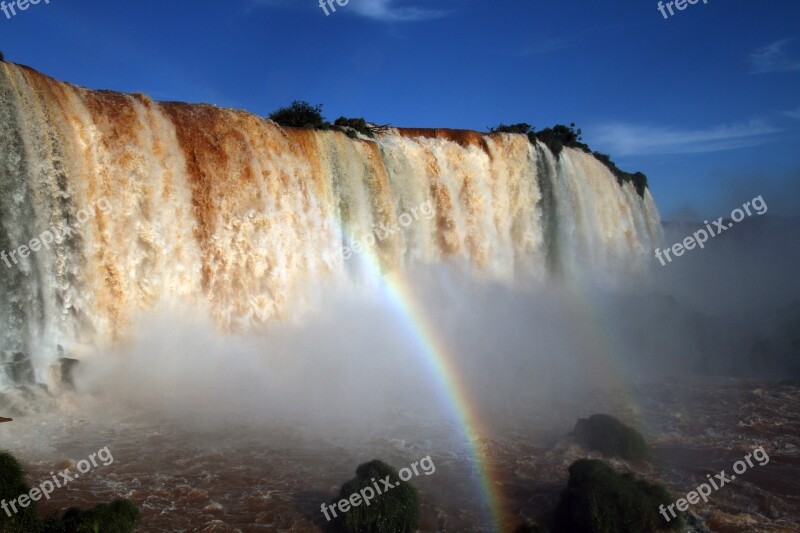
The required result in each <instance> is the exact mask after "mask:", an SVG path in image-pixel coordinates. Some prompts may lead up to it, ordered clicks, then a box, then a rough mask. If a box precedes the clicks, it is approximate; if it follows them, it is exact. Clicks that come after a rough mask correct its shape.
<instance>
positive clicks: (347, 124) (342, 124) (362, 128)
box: [333, 117, 375, 138]
mask: <svg viewBox="0 0 800 533" xmlns="http://www.w3.org/2000/svg"><path fill="white" fill-rule="evenodd" d="M333 125H334V126H335V127H337V128H340V129H344V130H345V132H346V133H347V132H349V130H347V128H349V129H351V130H355V131H357V132H359V133H361V134H362V135H364V136H366V137H370V138H372V137H375V133H374V132H373V131H372V129H370V126H369V124H367V121H366V120H364V119H363V118H346V117H339V118H337V119H336V122H334V123H333Z"/></svg>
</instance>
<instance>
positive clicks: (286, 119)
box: [269, 100, 325, 128]
mask: <svg viewBox="0 0 800 533" xmlns="http://www.w3.org/2000/svg"><path fill="white" fill-rule="evenodd" d="M269 118H270V120H273V121H274V122H277V123H278V124H280V125H281V126H286V127H290V128H322V127H324V126H325V119H324V118H323V116H322V104H319V105H311V104H309V103H308V102H304V101H300V100H295V101H294V102H292V105H290V106H289V107H281V108H280V109H278V110H276V111H273V112H272V113H270V115H269Z"/></svg>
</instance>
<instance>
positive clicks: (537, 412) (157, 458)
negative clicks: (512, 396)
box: [0, 378, 800, 532]
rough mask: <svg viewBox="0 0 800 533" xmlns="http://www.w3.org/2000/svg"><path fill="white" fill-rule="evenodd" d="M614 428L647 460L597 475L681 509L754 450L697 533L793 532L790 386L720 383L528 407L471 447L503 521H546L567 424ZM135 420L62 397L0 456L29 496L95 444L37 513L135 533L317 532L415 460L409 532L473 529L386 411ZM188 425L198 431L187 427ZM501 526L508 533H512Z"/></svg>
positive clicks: (467, 501) (438, 436) (439, 470)
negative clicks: (490, 481)
mask: <svg viewBox="0 0 800 533" xmlns="http://www.w3.org/2000/svg"><path fill="white" fill-rule="evenodd" d="M595 412H608V413H612V414H615V415H617V416H619V417H620V418H622V419H623V420H625V421H628V422H631V423H635V424H636V425H637V427H639V428H641V429H642V430H643V432H644V433H645V434H646V435H647V437H648V440H649V441H650V443H651V444H652V446H653V449H654V453H653V459H652V461H650V462H623V461H611V463H612V464H613V465H614V466H615V467H616V468H618V469H620V470H624V471H634V472H637V473H638V474H639V475H641V476H644V477H646V478H649V479H659V480H661V481H662V482H664V483H666V484H667V486H668V487H669V489H670V490H671V492H672V494H673V495H674V496H675V497H676V498H678V497H681V496H685V494H686V493H687V492H689V491H690V490H693V489H694V488H695V487H697V486H698V485H699V484H700V483H702V482H704V481H705V480H706V475H707V474H713V473H717V472H719V471H721V470H725V471H726V472H727V473H728V474H730V473H732V465H733V464H734V463H735V462H736V461H738V460H740V459H742V458H743V457H744V456H745V455H746V454H747V453H750V452H752V451H753V449H754V448H755V447H757V446H763V448H764V450H765V451H766V453H767V454H768V456H769V462H768V463H767V464H766V465H764V466H759V465H758V463H755V465H754V466H753V467H752V468H749V469H748V470H747V471H746V472H745V473H744V474H743V475H741V476H736V479H735V480H733V481H731V482H730V483H729V484H727V485H726V486H724V487H721V488H720V490H718V491H715V492H713V493H712V495H711V497H710V500H709V502H708V503H707V504H704V503H702V502H701V503H700V504H698V505H694V506H692V507H691V510H692V511H693V512H694V513H695V514H696V515H698V516H699V517H700V518H702V519H703V521H704V523H705V526H706V527H707V528H708V529H709V530H711V531H720V532H735V531H781V532H784V531H785V532H788V531H800V448H799V446H800V384H798V383H797V382H795V383H776V382H772V383H767V382H755V381H752V382H748V381H742V380H732V379H731V380H729V379H699V378H693V379H691V380H685V379H680V380H678V379H675V380H664V381H660V382H657V383H648V384H642V385H639V386H637V387H634V388H633V389H631V390H628V391H626V392H625V393H624V394H622V393H619V392H615V393H611V392H608V391H605V392H598V393H596V398H595V401H593V402H591V407H587V406H585V405H584V406H563V405H553V406H538V407H536V406H534V407H532V408H531V412H530V413H528V415H527V416H525V417H524V418H525V421H524V422H519V423H515V425H514V426H513V427H507V428H505V429H498V430H497V432H496V433H495V434H494V437H493V438H491V439H489V440H485V441H482V442H480V443H476V444H477V445H478V446H482V447H485V448H487V449H489V450H491V454H490V455H491V457H493V461H495V463H496V464H494V465H493V467H494V470H495V471H496V472H497V474H498V476H497V481H498V483H497V484H496V485H495V486H494V489H495V490H496V491H498V492H499V493H500V494H502V495H503V498H504V500H505V502H506V506H507V508H508V509H509V511H510V514H511V515H512V516H513V519H512V521H513V522H516V523H521V522H522V521H523V520H524V519H534V520H535V519H537V518H542V517H544V516H546V514H547V513H548V511H549V510H550V509H552V508H553V506H554V505H555V504H556V502H557V501H558V497H559V493H560V491H561V489H562V488H563V487H564V486H565V484H566V481H567V467H568V466H569V465H570V464H571V463H572V462H573V461H574V460H576V459H578V458H581V457H590V456H593V455H592V454H589V453H587V452H586V451H585V450H583V449H581V448H580V447H579V446H577V445H575V444H574V443H573V442H572V441H571V439H570V437H569V435H568V434H569V431H570V430H571V428H572V426H573V425H574V422H575V420H576V418H577V417H578V416H587V415H589V414H592V413H595ZM187 427H189V426H186V425H184V424H180V423H177V424H176V423H174V421H166V420H159V419H158V418H156V417H153V416H148V415H145V414H142V413H134V412H130V411H127V412H126V411H124V410H114V409H109V408H108V407H107V406H105V407H104V408H102V409H101V408H99V407H98V406H96V405H88V404H87V403H86V402H85V401H83V400H80V401H79V399H77V398H74V399H72V400H70V401H65V402H63V403H62V405H60V406H59V407H58V408H57V409H54V410H50V411H47V412H44V413H39V414H30V415H27V416H24V417H21V418H17V419H16V420H15V421H14V422H12V423H8V424H4V425H3V426H1V427H0V429H1V430H2V432H1V433H0V446H2V447H3V448H5V449H8V450H9V451H11V452H12V453H14V454H15V455H16V456H18V457H19V458H20V459H21V460H22V461H23V462H24V464H25V465H26V467H27V472H28V481H29V483H30V484H31V485H32V486H35V485H38V484H39V483H40V482H41V481H44V480H45V479H48V478H49V477H50V474H49V472H50V471H56V470H57V469H64V468H68V467H72V470H73V471H74V470H75V466H74V465H75V464H76V462H77V461H80V460H81V459H84V458H87V457H88V456H89V455H90V454H92V453H94V452H96V451H97V450H99V449H100V448H103V447H105V446H107V447H108V448H109V450H110V451H111V453H112V455H113V459H114V461H113V463H111V464H109V465H108V466H104V465H102V464H98V466H97V467H94V468H92V469H91V470H90V471H89V472H87V473H86V474H85V475H82V476H81V477H80V478H79V479H75V480H74V481H73V482H71V483H69V484H68V485H67V486H66V487H64V488H61V489H57V490H56V491H55V492H54V493H53V495H52V499H51V500H50V501H49V502H42V505H41V510H42V511H44V512H49V511H51V510H56V509H65V508H67V507H70V506H74V505H80V506H88V505H90V504H95V503H99V502H103V501H108V500H110V499H113V498H117V497H123V498H130V499H132V500H133V501H135V502H136V503H137V504H138V505H139V507H140V508H141V509H142V512H143V520H142V523H141V528H140V530H141V531H153V532H161V531H243V532H246V531H319V530H321V528H322V527H323V526H324V523H325V519H324V517H323V516H322V513H321V512H320V505H321V503H322V502H327V501H330V500H331V499H332V498H333V497H334V496H335V495H336V494H337V490H338V487H339V486H340V485H341V484H342V483H343V482H344V481H346V480H348V479H350V478H351V477H352V476H353V473H354V470H355V467H356V466H357V465H358V464H359V463H361V462H365V461H368V460H370V459H373V458H381V459H383V460H386V461H387V462H389V463H391V464H393V465H394V466H395V467H396V468H401V467H403V466H406V465H409V464H410V463H412V462H414V461H417V460H420V459H422V458H424V457H426V456H430V457H431V459H432V461H433V462H434V464H435V467H436V470H435V472H434V473H432V474H431V475H429V476H426V475H424V474H423V473H422V472H420V475H419V476H417V477H413V478H412V479H411V483H413V484H414V485H415V486H416V487H417V488H418V489H419V491H420V495H421V500H422V505H423V525H422V530H423V531H486V530H489V527H488V526H487V525H486V522H485V508H484V507H483V503H482V501H483V500H482V494H481V492H480V490H479V488H478V487H479V485H478V483H477V480H476V479H475V471H474V465H473V464H472V461H473V460H472V456H471V454H470V453H469V452H468V450H467V449H466V448H465V446H464V444H463V438H462V437H460V436H459V432H458V431H457V428H456V427H455V426H454V425H453V424H448V423H447V422H445V421H441V420H439V421H430V420H428V421H424V422H422V421H420V420H415V418H414V417H413V416H410V415H407V414H403V413H398V414H397V417H392V418H391V420H389V421H387V423H386V424H385V426H383V427H375V428H372V429H371V430H369V431H368V432H366V433H365V434H364V435H360V436H359V438H358V439H357V440H354V439H352V438H350V437H347V436H346V434H347V432H346V430H345V429H343V431H342V432H341V435H334V434H326V435H320V434H316V433H315V432H314V431H313V430H310V429H307V428H303V427H296V426H294V425H293V424H291V423H286V422H283V423H281V422H275V421H273V422H270V423H264V422H263V421H259V420H254V419H252V418H245V417H237V416H231V417H230V418H229V419H228V420H226V421H225V422H224V423H223V424H219V423H217V422H215V423H214V425H213V427H209V428H207V429H200V430H198V429H191V430H190V429H186V428H187ZM195 427H202V423H201V424H199V425H195ZM516 523H515V524H510V525H512V526H514V525H516Z"/></svg>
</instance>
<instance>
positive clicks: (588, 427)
mask: <svg viewBox="0 0 800 533" xmlns="http://www.w3.org/2000/svg"><path fill="white" fill-rule="evenodd" d="M573 435H574V436H575V440H576V441H577V442H578V444H580V445H582V446H585V447H586V448H589V449H590V450H596V451H598V452H600V453H602V454H603V455H605V456H606V457H621V458H623V459H641V458H643V457H645V456H646V455H647V443H646V442H645V440H644V437H642V436H641V435H640V434H639V432H637V431H636V430H635V429H633V428H631V427H628V426H626V425H625V424H623V423H622V422H620V421H619V420H617V419H616V418H614V417H613V416H611V415H592V416H590V417H589V418H581V419H580V420H578V422H577V423H576V424H575V429H574V430H573Z"/></svg>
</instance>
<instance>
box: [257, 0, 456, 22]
mask: <svg viewBox="0 0 800 533" xmlns="http://www.w3.org/2000/svg"><path fill="white" fill-rule="evenodd" d="M252 1H253V4H254V5H255V6H261V7H275V6H287V5H289V4H290V3H291V2H290V0H252ZM295 1H296V0H295ZM312 3H314V4H315V5H316V4H317V2H316V0H314V1H313V2H312ZM403 4H405V5H403ZM408 4H409V2H408V0H349V2H348V3H347V4H346V5H344V6H340V5H339V4H338V3H337V2H336V1H334V2H333V7H335V8H336V13H340V12H350V13H354V14H356V15H359V16H362V17H366V18H369V19H372V20H377V21H381V22H413V21H419V20H430V19H436V18H441V17H444V16H445V15H447V14H448V11H445V10H441V9H429V8H422V7H418V6H412V5H408ZM326 7H327V3H326ZM328 9H329V10H330V8H328ZM332 14H333V13H332Z"/></svg>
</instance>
